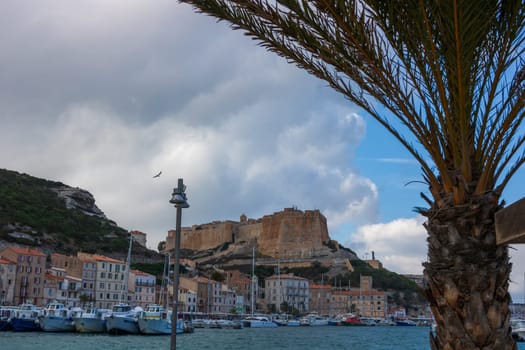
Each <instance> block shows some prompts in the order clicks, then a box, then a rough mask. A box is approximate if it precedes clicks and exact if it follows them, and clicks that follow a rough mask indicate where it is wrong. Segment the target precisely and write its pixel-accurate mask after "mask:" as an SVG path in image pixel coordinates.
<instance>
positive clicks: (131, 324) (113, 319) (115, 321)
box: [106, 303, 142, 334]
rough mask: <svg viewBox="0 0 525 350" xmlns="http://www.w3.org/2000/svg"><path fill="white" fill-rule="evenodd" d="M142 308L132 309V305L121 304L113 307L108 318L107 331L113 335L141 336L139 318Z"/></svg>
mask: <svg viewBox="0 0 525 350" xmlns="http://www.w3.org/2000/svg"><path fill="white" fill-rule="evenodd" d="M141 312H142V308H140V307H136V308H134V309H132V308H131V306H130V305H128V304H124V303H119V304H117V305H115V306H113V308H112V310H111V313H110V315H109V316H108V317H106V330H107V332H108V333H111V334H139V332H140V330H139V323H138V316H139V314H140V313H141Z"/></svg>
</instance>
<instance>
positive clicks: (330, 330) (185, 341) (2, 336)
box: [0, 326, 525, 350]
mask: <svg viewBox="0 0 525 350" xmlns="http://www.w3.org/2000/svg"><path fill="white" fill-rule="evenodd" d="M429 331H430V329H429V328H428V327H331V326H326V327H279V328H260V329H255V328H245V329H206V328H198V329H195V332H194V333H192V334H180V335H177V340H176V341H177V349H180V350H202V349H210V350H272V349H287V350H327V349H355V350H359V349H365V350H416V349H417V350H429V349H430V346H429V339H428V337H429ZM169 348H170V336H169V335H161V336H144V335H109V334H80V333H44V332H31V333H17V332H0V349H1V350H25V349H37V350H51V349H53V350H57V349H73V350H87V349H101V350H124V349H130V350H131V349H137V350H145V349H169ZM518 349H522V350H525V343H518Z"/></svg>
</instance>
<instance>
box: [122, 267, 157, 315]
mask: <svg viewBox="0 0 525 350" xmlns="http://www.w3.org/2000/svg"><path fill="white" fill-rule="evenodd" d="M155 284H156V278H155V276H153V275H151V274H149V273H146V272H142V271H139V270H130V271H129V286H128V292H129V295H132V300H133V304H134V305H135V306H141V307H146V306H147V305H149V304H155V300H156V299H155Z"/></svg>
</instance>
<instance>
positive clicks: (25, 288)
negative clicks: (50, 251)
mask: <svg viewBox="0 0 525 350" xmlns="http://www.w3.org/2000/svg"><path fill="white" fill-rule="evenodd" d="M0 257H1V258H3V259H7V260H9V261H12V262H14V263H16V266H17V267H16V277H15V283H14V284H15V285H14V295H13V304H15V305H18V304H22V303H25V302H32V303H34V304H35V305H39V306H44V305H45V302H44V300H43V298H42V295H43V287H44V275H45V271H46V254H44V253H42V252H41V251H39V250H36V249H31V248H19V247H7V248H5V249H3V250H2V251H0Z"/></svg>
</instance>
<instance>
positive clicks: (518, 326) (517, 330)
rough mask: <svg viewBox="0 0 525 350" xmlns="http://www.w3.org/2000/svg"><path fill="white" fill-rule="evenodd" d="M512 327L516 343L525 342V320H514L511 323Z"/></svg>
mask: <svg viewBox="0 0 525 350" xmlns="http://www.w3.org/2000/svg"><path fill="white" fill-rule="evenodd" d="M510 325H511V327H512V337H513V338H514V339H516V341H519V342H522V341H525V320H520V319H513V320H511V321H510Z"/></svg>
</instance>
